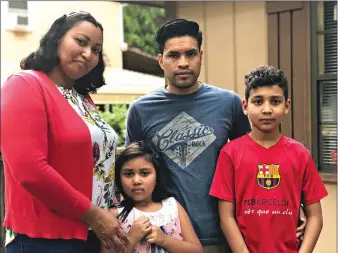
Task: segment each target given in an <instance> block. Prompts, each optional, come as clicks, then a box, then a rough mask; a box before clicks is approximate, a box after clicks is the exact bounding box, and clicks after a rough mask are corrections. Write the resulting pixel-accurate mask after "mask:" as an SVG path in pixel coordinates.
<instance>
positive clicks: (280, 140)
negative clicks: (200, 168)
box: [246, 133, 286, 151]
mask: <svg viewBox="0 0 338 253" xmlns="http://www.w3.org/2000/svg"><path fill="white" fill-rule="evenodd" d="M246 137H247V138H248V139H249V141H250V145H253V146H256V147H259V148H260V149H263V150H265V151H269V150H272V149H275V148H277V147H279V146H280V145H281V144H283V143H284V141H285V139H286V137H285V136H284V135H281V137H280V138H279V140H278V141H277V142H276V143H275V144H273V145H272V146H270V147H268V148H266V147H264V146H262V145H261V144H259V143H258V142H256V141H255V140H254V139H252V138H251V137H250V135H249V134H248V133H247V134H246Z"/></svg>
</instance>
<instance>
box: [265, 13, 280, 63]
mask: <svg viewBox="0 0 338 253" xmlns="http://www.w3.org/2000/svg"><path fill="white" fill-rule="evenodd" d="M268 36H269V37H268V62H269V64H270V65H272V66H274V67H276V68H278V67H279V63H278V50H279V44H278V43H279V42H278V14H271V15H268Z"/></svg>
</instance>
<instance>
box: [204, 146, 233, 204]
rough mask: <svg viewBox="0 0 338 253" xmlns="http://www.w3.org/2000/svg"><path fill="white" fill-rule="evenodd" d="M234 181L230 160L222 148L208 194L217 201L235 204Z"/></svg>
mask: <svg viewBox="0 0 338 253" xmlns="http://www.w3.org/2000/svg"><path fill="white" fill-rule="evenodd" d="M226 145H227V144H226ZM234 180H235V174H234V168H233V164H232V161H231V158H230V156H229V153H228V152H227V151H226V149H224V148H223V149H222V150H221V152H220V154H219V157H218V160H217V166H216V172H215V175H214V179H213V181H212V184H211V188H210V192H209V194H210V195H211V196H214V197H216V198H219V199H223V200H226V201H229V202H235V182H234Z"/></svg>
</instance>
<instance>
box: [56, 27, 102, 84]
mask: <svg viewBox="0 0 338 253" xmlns="http://www.w3.org/2000/svg"><path fill="white" fill-rule="evenodd" d="M102 44H103V34H102V31H101V29H100V28H99V27H96V26H95V25H93V24H92V23H90V22H87V21H83V22H79V23H76V24H75V25H74V26H73V27H72V28H71V29H70V30H69V31H68V32H67V33H66V34H65V35H64V36H63V37H62V38H61V40H60V43H59V48H58V56H59V58H60V65H59V68H60V70H61V71H62V72H63V74H64V75H66V76H67V77H68V78H69V79H71V80H77V79H79V78H81V77H83V76H84V75H86V74H88V73H89V72H90V71H91V70H92V69H93V68H94V67H95V66H96V65H97V63H98V62H99V54H100V52H101V51H102Z"/></svg>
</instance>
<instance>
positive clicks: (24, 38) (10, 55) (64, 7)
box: [1, 1, 122, 83]
mask: <svg viewBox="0 0 338 253" xmlns="http://www.w3.org/2000/svg"><path fill="white" fill-rule="evenodd" d="M7 6H8V3H7V2H3V1H1V73H2V74H1V81H2V82H3V81H4V79H5V78H6V75H7V74H8V73H11V72H14V71H18V70H19V62H20V61H21V59H22V58H24V57H25V56H27V55H28V54H29V53H31V52H32V51H34V50H36V49H37V47H38V45H39V41H40V39H41V37H42V36H43V35H44V34H45V32H46V31H47V30H48V28H49V27H50V26H51V24H52V23H53V22H54V20H55V19H57V18H58V17H60V16H62V15H63V14H67V13H69V12H71V11H76V10H84V11H88V12H90V13H91V14H92V15H93V16H94V17H95V18H96V19H97V20H98V21H99V22H100V23H101V24H102V26H103V28H104V45H103V48H104V49H103V50H104V53H105V54H106V55H107V57H108V60H109V61H108V64H109V65H110V67H116V68H122V52H121V49H120V48H121V44H122V23H121V22H122V11H121V4H120V3H117V2H108V1H106V2H103V1H101V2H96V1H95V2H94V1H62V2H61V1H48V2H47V1H28V13H29V19H30V21H31V22H32V25H31V27H30V28H31V32H26V33H18V32H13V31H11V30H8V29H7V25H8V18H7V14H8V9H7ZM2 82H1V83H2Z"/></svg>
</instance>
